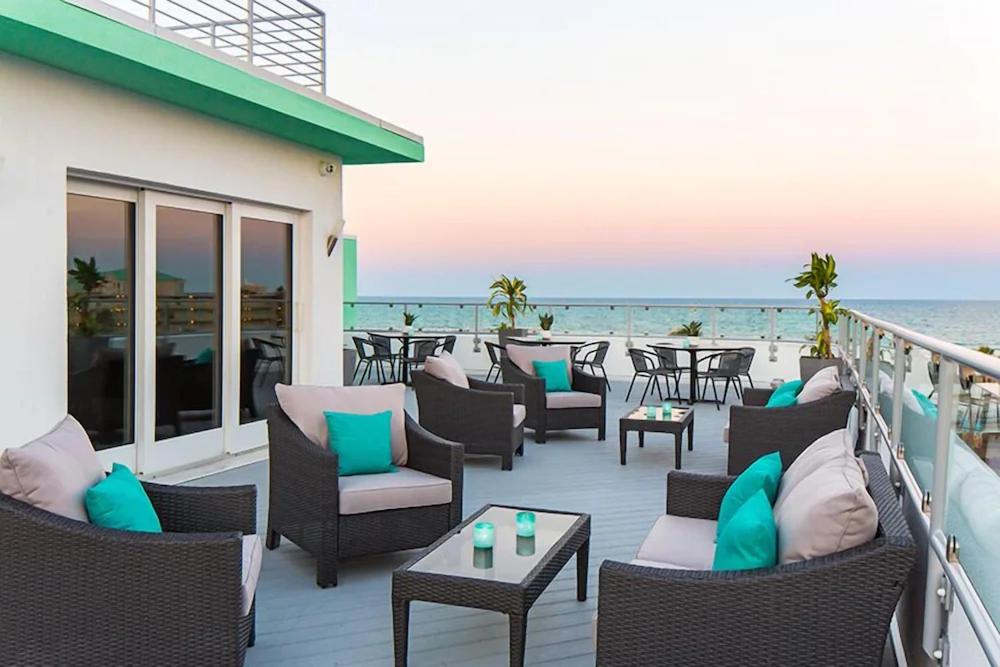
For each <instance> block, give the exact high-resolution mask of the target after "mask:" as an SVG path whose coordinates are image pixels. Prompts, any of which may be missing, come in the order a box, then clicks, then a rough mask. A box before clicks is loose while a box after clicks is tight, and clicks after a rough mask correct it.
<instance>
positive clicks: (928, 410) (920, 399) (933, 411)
mask: <svg viewBox="0 0 1000 667" xmlns="http://www.w3.org/2000/svg"><path fill="white" fill-rule="evenodd" d="M910 391H912V392H913V397H914V398H915V399H917V403H919V404H920V409H921V410H923V411H924V414H925V415H926V416H928V417H930V418H931V419H937V416H938V406H937V404H935V403H934V401H932V400H931V399H930V397H929V396H927V394H925V393H923V392H921V391H917V390H916V389H911V390H910Z"/></svg>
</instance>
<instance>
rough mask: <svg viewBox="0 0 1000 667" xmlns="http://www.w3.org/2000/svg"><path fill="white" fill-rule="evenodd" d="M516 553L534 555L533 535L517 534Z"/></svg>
mask: <svg viewBox="0 0 1000 667" xmlns="http://www.w3.org/2000/svg"><path fill="white" fill-rule="evenodd" d="M517 555H518V556H534V555H535V538H534V537H521V536H520V535H518V536H517Z"/></svg>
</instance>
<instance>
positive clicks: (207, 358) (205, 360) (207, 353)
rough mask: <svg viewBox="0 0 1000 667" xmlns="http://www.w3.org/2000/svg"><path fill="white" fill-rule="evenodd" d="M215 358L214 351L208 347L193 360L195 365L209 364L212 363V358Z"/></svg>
mask: <svg viewBox="0 0 1000 667" xmlns="http://www.w3.org/2000/svg"><path fill="white" fill-rule="evenodd" d="M214 356H215V350H213V349H212V348H210V347H206V348H205V349H204V350H202V351H201V352H199V353H198V356H197V357H195V358H194V363H196V364H210V363H212V358H213V357H214Z"/></svg>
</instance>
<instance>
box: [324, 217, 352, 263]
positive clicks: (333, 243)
mask: <svg viewBox="0 0 1000 667" xmlns="http://www.w3.org/2000/svg"><path fill="white" fill-rule="evenodd" d="M346 224H347V221H346V220H344V219H340V220H338V221H337V222H336V223H335V224H334V225H333V230H332V231H331V232H330V235H329V236H327V237H326V256H327V257H329V256H330V255H332V254H333V250H334V248H336V247H337V241H339V240H340V237H341V235H342V234H343V233H344V225H346Z"/></svg>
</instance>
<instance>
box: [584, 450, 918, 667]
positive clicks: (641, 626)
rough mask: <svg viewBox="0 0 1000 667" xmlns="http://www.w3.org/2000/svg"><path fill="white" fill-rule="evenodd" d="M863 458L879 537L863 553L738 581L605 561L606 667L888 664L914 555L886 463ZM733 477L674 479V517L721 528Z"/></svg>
mask: <svg viewBox="0 0 1000 667" xmlns="http://www.w3.org/2000/svg"><path fill="white" fill-rule="evenodd" d="M862 459H863V461H864V464H865V467H866V469H867V471H868V480H869V481H868V492H869V494H870V495H871V497H872V499H873V500H874V502H875V506H876V507H877V509H878V528H877V532H876V534H875V537H874V539H872V540H870V541H869V542H867V543H865V544H862V545H861V546H857V547H854V548H851V549H848V550H846V551H841V552H839V553H834V554H831V555H827V556H821V557H818V558H814V559H811V560H805V561H799V562H794V563H788V564H784V565H777V566H775V567H771V568H765V569H759V570H746V571H729V572H715V571H711V570H706V569H699V568H697V567H690V568H683V569H682V568H680V567H675V568H671V567H669V566H664V565H659V566H653V565H652V564H651V563H649V564H643V561H638V562H633V563H631V564H630V563H621V562H615V561H605V562H604V563H603V564H602V565H601V570H600V595H599V598H598V619H597V664H598V665H608V666H611V665H654V664H655V665H674V666H681V667H682V666H695V665H697V666H704V665H713V666H720V667H726V666H729V665H732V666H733V667H736V666H742V665H782V666H785V667H793V666H797V665H803V666H805V665H844V666H845V667H847V666H850V667H858V666H861V665H870V666H873V667H875V666H877V665H880V664H882V662H881V659H882V651H883V648H884V646H885V642H886V636H887V633H888V630H889V623H890V620H891V619H892V614H893V611H894V609H895V607H896V603H897V601H898V600H899V597H900V594H901V593H902V591H903V587H904V584H905V582H906V579H907V577H908V575H909V572H910V569H911V567H912V566H913V563H914V560H915V558H916V547H915V545H914V542H913V539H912V537H911V535H910V532H909V530H908V528H907V526H906V521H905V519H904V517H903V514H902V511H901V510H900V507H899V501H898V500H897V493H896V490H895V488H894V487H893V485H892V483H891V482H890V480H889V476H888V474H887V473H886V470H885V468H884V467H883V466H882V462H881V460H880V458H879V456H878V455H877V454H864V455H862ZM733 479H734V478H733V477H716V476H710V475H699V474H693V473H688V472H680V471H672V472H670V473H669V475H668V477H667V515H668V516H673V517H689V518H692V519H711V520H714V519H715V518H717V516H718V512H719V505H720V503H721V501H722V497H723V496H724V495H725V492H726V490H727V489H728V487H729V484H730V483H731V482H732V480H733ZM707 539H708V540H709V542H710V541H711V536H709V537H708V538H707ZM687 544H689V543H687V542H685V545H687ZM709 546H711V545H710V544H709ZM681 548H688V547H687V546H683V547H681ZM641 557H642V556H641V554H640V558H641Z"/></svg>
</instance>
